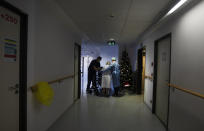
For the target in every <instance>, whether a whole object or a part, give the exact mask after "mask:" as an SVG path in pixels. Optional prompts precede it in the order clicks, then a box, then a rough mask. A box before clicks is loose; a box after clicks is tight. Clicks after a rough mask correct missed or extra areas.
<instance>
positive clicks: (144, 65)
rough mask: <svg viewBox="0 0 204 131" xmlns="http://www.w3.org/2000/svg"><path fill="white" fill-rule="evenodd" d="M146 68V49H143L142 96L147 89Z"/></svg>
mask: <svg viewBox="0 0 204 131" xmlns="http://www.w3.org/2000/svg"><path fill="white" fill-rule="evenodd" d="M145 67H146V48H145V47H143V49H142V94H144V89H145V88H144V87H145Z"/></svg>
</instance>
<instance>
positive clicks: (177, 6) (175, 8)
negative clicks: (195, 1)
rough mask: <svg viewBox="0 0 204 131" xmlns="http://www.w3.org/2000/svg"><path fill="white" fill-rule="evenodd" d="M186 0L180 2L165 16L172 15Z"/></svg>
mask: <svg viewBox="0 0 204 131" xmlns="http://www.w3.org/2000/svg"><path fill="white" fill-rule="evenodd" d="M186 1H187V0H180V1H179V2H178V3H177V4H176V5H175V6H174V7H173V8H172V9H171V10H170V11H169V12H168V13H167V15H170V14H172V13H173V12H174V11H175V10H177V9H178V8H179V7H181V6H182V5H183V4H184V3H185V2H186Z"/></svg>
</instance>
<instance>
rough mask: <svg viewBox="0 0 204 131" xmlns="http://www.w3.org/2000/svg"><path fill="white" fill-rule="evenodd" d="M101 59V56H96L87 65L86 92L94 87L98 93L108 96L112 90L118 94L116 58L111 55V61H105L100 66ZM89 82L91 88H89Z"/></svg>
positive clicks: (118, 83)
mask: <svg viewBox="0 0 204 131" xmlns="http://www.w3.org/2000/svg"><path fill="white" fill-rule="evenodd" d="M101 60H102V57H100V56H99V57H97V59H95V60H92V61H91V63H90V65H89V67H88V84H87V92H88V93H90V92H91V90H92V89H94V90H95V91H96V92H98V93H99V94H100V95H105V96H110V95H111V94H112V92H114V93H113V95H114V96H118V92H119V87H120V67H119V64H117V62H116V58H115V57H113V58H112V60H111V62H110V61H107V62H106V65H105V66H104V67H101V65H100V61H101ZM100 78H101V79H100ZM91 83H92V88H90V85H91ZM112 87H113V88H112ZM112 89H114V90H112Z"/></svg>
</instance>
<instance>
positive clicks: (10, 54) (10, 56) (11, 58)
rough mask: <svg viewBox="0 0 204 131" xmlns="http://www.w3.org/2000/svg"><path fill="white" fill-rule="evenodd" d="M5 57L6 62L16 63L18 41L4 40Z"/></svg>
mask: <svg viewBox="0 0 204 131" xmlns="http://www.w3.org/2000/svg"><path fill="white" fill-rule="evenodd" d="M3 57H4V61H5V62H16V57H17V45H16V41H14V40H11V39H4V54H3Z"/></svg>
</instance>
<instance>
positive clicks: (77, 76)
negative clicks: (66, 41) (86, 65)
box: [74, 44, 81, 101]
mask: <svg viewBox="0 0 204 131" xmlns="http://www.w3.org/2000/svg"><path fill="white" fill-rule="evenodd" d="M80 58H81V47H80V46H79V45H77V44H75V48H74V100H75V101H76V100H77V99H79V98H80V96H81V85H80V84H81V69H80V68H81V67H80V66H81V64H80V63H81V59H80Z"/></svg>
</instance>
